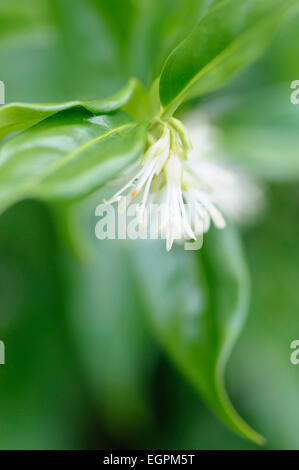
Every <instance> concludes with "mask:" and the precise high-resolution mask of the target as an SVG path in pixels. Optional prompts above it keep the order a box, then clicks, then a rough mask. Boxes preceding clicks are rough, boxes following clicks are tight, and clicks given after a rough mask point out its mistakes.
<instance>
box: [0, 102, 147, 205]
mask: <svg viewBox="0 0 299 470" xmlns="http://www.w3.org/2000/svg"><path fill="white" fill-rule="evenodd" d="M146 129H147V124H146V123H141V124H138V125H136V124H135V123H134V122H132V121H131V120H130V118H129V117H128V116H127V115H126V114H125V113H123V112H121V111H116V112H114V113H111V114H107V115H105V114H104V115H100V116H93V115H92V114H90V113H89V112H87V111H85V110H79V109H77V110H73V111H65V112H63V113H59V114H56V115H54V116H51V117H50V118H48V119H46V120H45V121H43V122H41V123H39V124H37V125H35V126H33V127H31V128H30V129H27V130H26V131H24V132H22V133H21V134H19V135H17V136H15V137H14V138H12V139H10V140H8V141H7V142H6V143H5V144H4V145H3V146H2V148H1V150H0V200H1V203H0V210H4V209H5V208H6V207H8V206H9V205H10V204H12V203H13V202H16V201H17V200H20V199H23V198H25V197H36V198H39V197H41V198H45V199H49V198H51V199H53V198H54V199H60V198H67V199H74V198H78V197H82V196H84V195H86V194H88V193H90V192H92V191H93V190H95V189H97V188H98V187H100V186H101V185H102V184H104V183H105V182H106V181H107V180H109V179H111V178H113V177H115V176H116V175H117V174H118V173H119V172H120V171H121V170H122V169H123V168H125V167H127V166H128V165H129V164H130V163H132V162H133V161H135V160H136V159H137V158H138V157H139V156H140V155H141V153H142V151H143V148H144V145H145V140H146Z"/></svg>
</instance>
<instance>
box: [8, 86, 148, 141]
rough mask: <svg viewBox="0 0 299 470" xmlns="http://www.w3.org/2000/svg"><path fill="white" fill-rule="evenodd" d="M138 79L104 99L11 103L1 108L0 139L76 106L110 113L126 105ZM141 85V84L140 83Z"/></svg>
mask: <svg viewBox="0 0 299 470" xmlns="http://www.w3.org/2000/svg"><path fill="white" fill-rule="evenodd" d="M136 86H137V81H136V80H135V79H134V78H132V79H130V80H129V82H128V83H127V85H126V86H125V87H124V88H123V89H122V90H121V91H119V92H117V93H116V94H115V95H113V96H110V97H109V98H106V99H103V100H92V101H77V100H75V101H68V102H65V103H48V104H34V103H11V104H7V105H4V106H2V107H1V108H0V139H3V137H5V136H6V135H8V134H10V133H11V132H16V131H20V130H23V129H26V128H28V127H30V126H32V125H34V124H37V123H38V122H40V121H42V120H44V119H46V118H47V117H49V116H52V115H53V114H56V113H59V112H61V111H66V110H69V109H74V108H78V107H81V108H84V109H86V110H87V111H90V112H91V113H94V114H102V113H109V112H111V111H114V110H116V109H119V108H121V107H122V106H124V105H125V104H126V103H127V102H128V101H129V100H130V98H131V97H132V95H133V94H134V91H135V88H136ZM138 86H139V85H138Z"/></svg>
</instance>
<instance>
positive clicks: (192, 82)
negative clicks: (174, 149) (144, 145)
mask: <svg viewBox="0 0 299 470" xmlns="http://www.w3.org/2000/svg"><path fill="white" fill-rule="evenodd" d="M293 5H294V0H286V1H284V2H281V0H263V1H262V2H261V1H260V0H244V1H242V2H241V1H240V0H222V1H221V2H220V3H218V4H216V6H214V7H213V8H212V9H211V10H209V12H208V13H207V14H206V15H205V16H204V17H203V18H202V19H201V20H200V21H199V23H198V25H197V26H196V27H195V28H194V30H193V31H192V33H191V34H190V35H189V36H188V37H187V38H186V39H185V40H184V41H183V42H182V43H181V44H180V45H179V46H178V47H177V48H176V49H175V50H174V51H173V52H172V54H171V55H170V56H169V57H168V59H167V61H166V63H165V65H164V68H163V70H162V75H161V79H160V99H161V104H162V115H163V116H164V117H165V118H167V117H169V116H171V115H172V113H173V112H174V111H175V110H176V109H177V107H178V106H179V105H180V104H181V103H182V102H183V101H185V100H186V99H189V98H193V97H195V96H199V95H201V94H203V93H207V92H210V91H211V90H214V89H216V88H217V87H219V86H221V85H223V84H224V83H225V82H226V81H227V80H228V79H229V78H231V77H232V76H233V75H234V74H235V73H236V72H237V71H239V70H241V69H242V68H243V67H244V66H247V65H248V64H250V63H251V62H252V61H254V60H255V59H256V58H257V57H258V56H259V55H260V54H261V53H262V52H263V51H264V49H265V47H266V46H267V45H268V43H269V41H270V40H271V38H272V36H273V35H274V33H275V32H276V30H277V28H278V26H279V24H280V22H281V17H282V15H283V14H284V13H285V12H286V11H288V10H289V9H290V7H291V6H293Z"/></svg>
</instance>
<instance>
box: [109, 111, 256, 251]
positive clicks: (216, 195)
mask: <svg viewBox="0 0 299 470" xmlns="http://www.w3.org/2000/svg"><path fill="white" fill-rule="evenodd" d="M212 135H213V132H211V128H210V127H209V126H208V125H207V124H203V123H202V122H198V121H197V123H196V125H195V121H194V120H193V121H192V122H191V124H190V133H188V132H187V131H186V129H185V127H184V126H183V124H182V123H181V122H180V121H179V120H177V119H174V118H172V119H170V120H169V121H168V122H162V121H160V120H157V121H155V122H154V123H153V125H152V127H151V129H150V131H149V134H148V145H147V149H146V151H145V153H144V155H143V156H142V158H141V160H140V162H139V164H138V166H137V167H136V165H134V166H133V167H132V168H131V169H130V170H133V171H134V172H135V173H134V176H133V177H131V178H129V181H128V182H127V183H126V184H125V185H124V186H123V187H122V188H121V189H120V190H119V191H118V192H117V193H116V194H115V195H114V196H113V197H112V198H111V199H110V200H109V201H106V203H113V202H116V201H117V202H119V203H120V207H121V209H125V208H126V205H127V204H130V202H131V200H133V199H135V198H136V200H137V201H138V203H137V209H136V217H137V220H138V223H139V230H140V232H144V230H145V228H146V227H147V222H148V220H149V217H148V216H149V209H150V207H151V206H152V205H158V206H159V207H160V208H161V210H160V211H159V216H156V217H154V218H151V220H150V223H151V224H152V225H153V226H155V227H156V228H157V230H158V231H159V232H160V234H161V235H162V237H163V238H165V239H166V249H167V250H170V249H171V247H172V245H173V242H174V240H190V239H193V240H196V239H197V238H198V237H200V236H202V235H203V234H204V233H205V232H207V231H208V230H209V228H210V224H211V221H212V222H213V223H214V225H215V226H216V227H217V228H218V229H223V228H224V227H225V220H224V216H223V214H225V215H227V216H228V217H231V218H239V217H241V218H242V217H245V216H246V214H247V213H248V212H250V208H251V206H252V204H251V202H252V200H257V198H258V191H257V189H253V186H252V185H251V183H250V181H249V180H248V179H247V178H246V177H245V176H244V175H241V174H240V173H239V174H238V173H234V172H232V171H230V170H228V169H226V168H225V167H224V166H223V165H219V164H217V163H216V162H213V161H211V160H209V159H208V158H211V157H210V155H211V154H213V153H215V149H214V145H213V142H214V140H213V137H212ZM190 136H191V139H190ZM205 157H206V158H205ZM222 212H223V214H222Z"/></svg>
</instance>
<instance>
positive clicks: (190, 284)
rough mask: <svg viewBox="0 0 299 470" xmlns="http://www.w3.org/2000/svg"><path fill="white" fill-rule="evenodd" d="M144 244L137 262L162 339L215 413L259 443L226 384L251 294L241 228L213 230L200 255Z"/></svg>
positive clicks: (153, 323) (152, 318)
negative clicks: (230, 358) (170, 250)
mask: <svg viewBox="0 0 299 470" xmlns="http://www.w3.org/2000/svg"><path fill="white" fill-rule="evenodd" d="M142 248H143V249H142V250H136V254H135V262H136V266H137V271H138V277H139V279H140V288H141V289H142V294H143V295H144V297H145V299H146V301H147V304H148V315H149V320H150V323H151V326H152V328H153V331H154V334H155V335H156V337H157V339H158V341H159V342H160V344H161V345H162V346H163V347H164V348H165V350H166V351H167V353H168V354H169V356H170V358H171V359H172V360H173V361H174V363H175V364H176V365H177V366H178V367H179V368H180V369H181V371H182V372H183V373H184V374H185V376H186V377H187V378H188V379H189V380H190V382H191V383H192V384H193V385H194V386H195V388H196V389H197V391H198V392H199V393H200V394H201V395H202V396H203V398H204V400H205V401H206V403H207V404H208V405H209V406H210V408H211V409H212V410H213V411H214V413H215V414H217V416H218V417H219V418H221V419H222V420H223V421H224V422H225V423H226V424H227V425H228V426H229V427H230V428H231V429H233V430H234V431H236V432H237V433H239V434H241V435H242V436H243V437H246V438H249V439H251V440H252V441H254V442H257V443H260V444H261V443H262V442H263V438H262V437H261V436H260V435H258V434H257V433H256V432H254V431H253V430H252V429H251V428H249V426H248V425H247V424H246V423H245V422H244V421H243V420H242V419H241V418H240V417H239V415H238V414H237V413H236V411H235V410H234V408H233V406H232V405H231V403H230V401H229V398H228V396H227V393H226V391H225V386H224V372H225V367H226V364H227V360H228V358H229V355H230V353H231V349H232V347H233V345H234V343H235V341H236V339H237V337H238V335H239V333H240V330H241V328H242V325H243V323H244V320H245V318H246V314H247V308H248V300H249V281H248V273H247V268H246V263H245V261H244V257H243V252H242V248H241V245H240V241H239V238H238V236H237V233H236V232H235V231H234V230H233V229H232V228H227V229H226V230H225V231H221V232H218V231H212V232H211V233H210V234H209V235H208V236H207V237H206V241H205V245H204V247H203V249H202V251H201V252H200V254H199V255H198V254H196V253H194V252H192V253H191V252H190V251H188V252H187V251H183V250H182V248H175V249H174V251H173V252H171V253H170V254H167V253H166V252H165V248H164V246H163V245H160V244H159V243H153V244H151V245H148V246H147V249H146V247H145V246H142ZM198 258H199V260H198ZM198 261H199V262H198Z"/></svg>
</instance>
